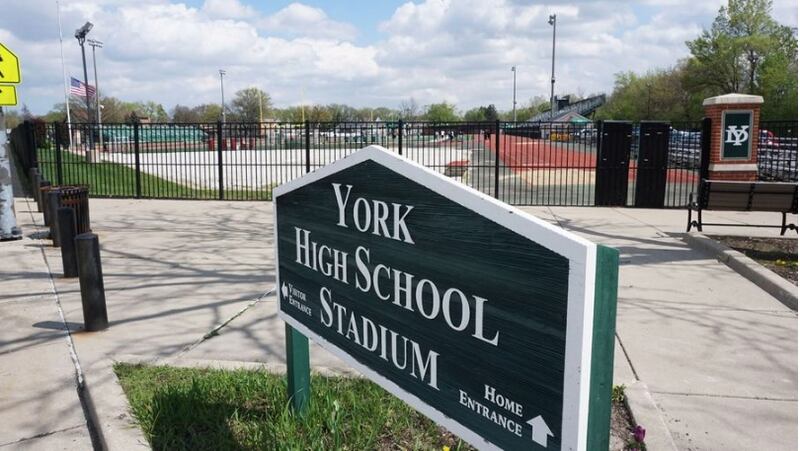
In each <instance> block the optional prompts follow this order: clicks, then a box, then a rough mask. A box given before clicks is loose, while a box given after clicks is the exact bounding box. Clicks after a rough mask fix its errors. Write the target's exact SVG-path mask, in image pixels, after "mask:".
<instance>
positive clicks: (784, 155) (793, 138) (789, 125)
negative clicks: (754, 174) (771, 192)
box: [758, 121, 797, 182]
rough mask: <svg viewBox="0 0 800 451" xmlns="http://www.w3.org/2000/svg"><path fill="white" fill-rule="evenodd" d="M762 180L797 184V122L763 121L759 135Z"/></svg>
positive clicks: (759, 159) (759, 168)
mask: <svg viewBox="0 0 800 451" xmlns="http://www.w3.org/2000/svg"><path fill="white" fill-rule="evenodd" d="M758 175H759V178H760V179H761V180H773V181H784V182H797V121H762V122H761V123H760V124H759V135H758Z"/></svg>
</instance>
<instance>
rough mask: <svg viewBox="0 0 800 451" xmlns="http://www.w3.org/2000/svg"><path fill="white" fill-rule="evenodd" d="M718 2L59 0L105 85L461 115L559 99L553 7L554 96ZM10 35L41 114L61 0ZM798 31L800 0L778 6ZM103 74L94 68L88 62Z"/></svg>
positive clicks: (53, 87) (131, 92) (703, 23)
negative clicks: (85, 38) (408, 105)
mask: <svg viewBox="0 0 800 451" xmlns="http://www.w3.org/2000/svg"><path fill="white" fill-rule="evenodd" d="M722 3H723V2H722V0H701V1H697V0H641V1H637V2H630V1H622V0H617V1H615V0H577V1H573V2H563V1H552V2H538V1H536V2H531V1H521V0H415V1H406V2H403V1H394V2H384V1H361V0H358V1H347V2H345V1H337V2H325V1H312V0H308V1H267V0H62V1H61V10H62V14H61V19H62V23H63V28H64V58H65V66H66V72H67V76H70V75H72V76H77V77H81V74H82V69H81V59H80V51H79V48H78V46H77V44H76V41H75V39H74V38H73V37H72V34H73V32H74V30H75V29H76V28H77V27H79V26H80V25H82V24H83V23H84V22H85V21H86V20H90V21H92V22H93V23H94V24H95V28H94V29H93V30H92V32H91V33H90V37H94V38H96V39H100V40H102V41H104V42H105V47H104V48H103V49H101V50H100V51H99V52H98V72H99V74H100V83H99V84H100V89H101V91H102V92H103V93H104V94H107V95H113V96H115V97H118V98H121V99H124V100H130V101H136V100H141V101H147V100H152V101H156V102H159V103H162V104H163V105H164V106H165V107H166V108H167V109H171V108H172V107H174V106H175V105H176V104H182V105H190V106H192V105H197V104H200V103H208V102H218V101H219V79H218V75H217V70H218V69H219V68H224V69H225V70H226V71H227V73H228V75H227V77H226V93H228V92H230V93H232V92H234V91H236V90H237V89H242V88H245V87H250V86H256V87H259V88H261V89H263V90H265V91H266V92H268V93H269V94H270V96H271V97H272V100H273V102H274V104H276V105H278V106H287V105H297V104H300V103H333V102H335V103H346V104H350V105H353V106H358V107H360V106H388V107H397V106H398V105H399V104H400V103H401V102H403V101H405V100H408V99H411V98H413V99H414V101H415V102H416V103H417V104H418V105H420V106H424V105H426V104H430V103H435V102H441V101H448V102H451V103H455V104H456V105H457V107H458V108H459V109H461V110H466V109H468V108H472V107H475V106H479V105H486V104H490V103H493V104H495V105H496V106H497V107H498V108H499V109H501V110H508V109H510V108H511V94H512V92H511V90H512V74H511V71H510V68H511V66H513V65H516V66H517V67H518V71H517V76H518V78H517V99H518V101H519V102H520V103H521V104H523V105H524V104H525V103H527V102H528V101H530V99H532V98H534V97H536V96H544V97H546V96H547V95H549V79H550V45H551V42H550V40H551V33H552V28H551V27H550V26H549V25H548V24H547V17H548V16H549V15H550V14H557V15H558V39H557V49H556V93H557V94H561V95H563V94H568V93H577V94H582V95H589V94H593V93H600V92H610V91H611V89H612V88H613V83H614V74H615V73H618V72H621V71H636V72H644V71H647V70H649V69H654V68H664V67H669V66H671V65H674V64H675V62H676V61H677V60H679V59H680V58H685V57H686V56H687V55H688V51H687V49H686V45H685V41H686V40H689V39H692V38H694V37H696V36H698V35H699V34H700V33H701V32H702V30H703V29H704V28H708V27H709V26H710V25H711V22H712V21H713V19H714V17H715V16H716V14H717V10H718V9H719V7H720V5H722ZM4 8H5V9H4V10H5V11H6V13H5V14H4V15H3V16H1V17H0V42H3V43H4V44H6V45H7V46H8V47H10V48H11V49H13V50H14V51H15V52H16V53H17V54H18V55H19V56H20V58H21V61H22V68H23V78H24V80H23V83H22V85H21V86H20V88H19V97H20V101H21V102H24V103H25V104H26V105H28V107H29V108H30V109H31V111H33V112H34V113H44V112H46V111H48V110H49V109H50V108H52V106H53V105H54V104H55V103H58V102H63V99H64V93H63V79H62V72H61V58H60V53H59V41H58V32H57V16H56V5H55V0H25V1H20V2H16V1H15V2H13V3H12V4H10V5H4ZM773 9H774V13H773V16H774V17H776V18H777V19H778V20H779V21H780V22H781V23H783V24H786V25H790V26H793V27H796V26H797V1H796V0H781V1H775V2H774V7H773ZM90 71H91V68H90Z"/></svg>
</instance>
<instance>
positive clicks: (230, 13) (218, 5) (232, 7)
mask: <svg viewBox="0 0 800 451" xmlns="http://www.w3.org/2000/svg"><path fill="white" fill-rule="evenodd" d="M203 12H205V13H206V14H208V15H209V16H210V17H218V18H222V19H248V18H253V17H255V16H256V15H257V13H256V10H255V9H253V8H251V7H250V6H247V5H243V4H242V3H241V2H239V0H206V1H205V2H204V3H203Z"/></svg>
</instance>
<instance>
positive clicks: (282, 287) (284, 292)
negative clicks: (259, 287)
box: [281, 282, 289, 297]
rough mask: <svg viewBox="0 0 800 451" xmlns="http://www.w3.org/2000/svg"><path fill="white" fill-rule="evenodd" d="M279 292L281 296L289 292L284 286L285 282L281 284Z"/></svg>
mask: <svg viewBox="0 0 800 451" xmlns="http://www.w3.org/2000/svg"><path fill="white" fill-rule="evenodd" d="M281 294H282V295H283V297H286V295H287V294H289V289H288V288H286V282H284V283H283V284H281Z"/></svg>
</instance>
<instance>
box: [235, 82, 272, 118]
mask: <svg viewBox="0 0 800 451" xmlns="http://www.w3.org/2000/svg"><path fill="white" fill-rule="evenodd" d="M271 108H272V99H271V98H270V96H269V94H267V93H266V92H264V91H262V90H260V89H258V88H255V87H251V88H245V89H240V90H239V91H236V94H234V97H233V101H232V102H231V107H230V109H231V112H232V113H233V115H234V119H235V120H239V121H241V122H259V121H260V120H261V119H262V117H263V116H267V115H268V114H269V111H270V109H271Z"/></svg>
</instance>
